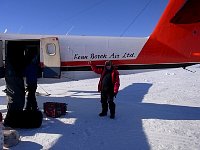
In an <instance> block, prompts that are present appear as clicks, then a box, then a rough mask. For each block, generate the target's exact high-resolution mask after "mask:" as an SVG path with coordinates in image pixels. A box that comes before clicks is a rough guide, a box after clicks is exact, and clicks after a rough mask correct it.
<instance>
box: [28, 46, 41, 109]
mask: <svg viewBox="0 0 200 150" xmlns="http://www.w3.org/2000/svg"><path fill="white" fill-rule="evenodd" d="M36 50H37V49H34V48H32V49H31V48H29V49H28V50H27V51H26V55H25V58H26V59H25V60H26V64H27V65H26V67H25V77H26V91H27V101H26V107H25V110H37V109H38V105H37V101H36V97H35V93H36V89H37V71H38V57H37V51H36Z"/></svg>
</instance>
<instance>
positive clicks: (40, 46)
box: [0, 0, 200, 80]
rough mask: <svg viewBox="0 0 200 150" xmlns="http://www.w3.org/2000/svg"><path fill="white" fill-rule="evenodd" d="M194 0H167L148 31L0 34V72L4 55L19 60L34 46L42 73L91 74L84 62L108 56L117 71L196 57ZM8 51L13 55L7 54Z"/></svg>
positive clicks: (199, 12)
mask: <svg viewBox="0 0 200 150" xmlns="http://www.w3.org/2000/svg"><path fill="white" fill-rule="evenodd" d="M199 8H200V1H198V0H169V3H168V5H167V7H166V9H165V11H164V12H163V14H162V16H161V18H160V20H159V22H158V24H157V26H156V27H155V29H154V31H153V33H152V34H151V35H150V36H149V37H144V38H137V37H106V36H72V35H67V36H66V35H25V34H7V33H5V34H3V33H2V34H0V76H1V77H4V73H3V72H4V71H3V70H4V67H6V60H7V59H13V61H14V62H16V63H17V64H19V65H18V66H20V65H21V64H23V61H22V60H23V59H24V51H25V49H29V48H34V49H37V53H38V57H39V58H40V60H39V62H38V64H39V66H40V68H41V69H40V73H41V76H42V77H44V78H60V77H66V78H67V77H69V78H72V79H74V80H75V79H82V78H90V77H95V73H92V70H91V67H90V65H89V63H88V62H90V61H92V62H93V64H95V65H97V66H99V67H102V66H103V65H104V62H105V61H106V60H112V62H113V64H114V65H115V66H116V67H117V68H118V70H119V72H120V74H123V73H124V74H125V73H126V72H143V71H149V70H155V69H165V68H177V67H183V68H185V67H187V66H191V65H195V64H199V63H200V43H199V42H200V9H199ZM13 56H14V57H13Z"/></svg>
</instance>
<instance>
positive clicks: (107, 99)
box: [101, 92, 115, 115]
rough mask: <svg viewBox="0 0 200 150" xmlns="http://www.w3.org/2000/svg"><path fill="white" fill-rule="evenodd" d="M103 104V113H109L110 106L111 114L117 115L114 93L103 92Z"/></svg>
mask: <svg viewBox="0 0 200 150" xmlns="http://www.w3.org/2000/svg"><path fill="white" fill-rule="evenodd" d="M101 104H102V113H107V112H108V107H109V109H110V114H111V115H115V103H114V96H113V94H112V93H105V92H101Z"/></svg>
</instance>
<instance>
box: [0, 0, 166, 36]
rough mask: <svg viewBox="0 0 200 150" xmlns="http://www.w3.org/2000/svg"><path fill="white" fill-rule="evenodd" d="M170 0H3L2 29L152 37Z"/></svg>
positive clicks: (1, 11)
mask: <svg viewBox="0 0 200 150" xmlns="http://www.w3.org/2000/svg"><path fill="white" fill-rule="evenodd" d="M167 3H168V0H57V1H56V0H32V1H29V0H1V1H0V19H1V23H0V32H4V31H5V30H6V29H7V33H22V34H24V33H25V34H69V35H95V36H139V37H142V36H149V35H150V34H151V32H152V31H153V29H154V28H155V26H156V24H157V22H158V20H159V18H160V16H161V15H162V13H163V11H164V9H165V7H166V5H167Z"/></svg>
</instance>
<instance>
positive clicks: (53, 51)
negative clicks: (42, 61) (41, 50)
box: [47, 43, 56, 56]
mask: <svg viewBox="0 0 200 150" xmlns="http://www.w3.org/2000/svg"><path fill="white" fill-rule="evenodd" d="M47 54H49V55H50V56H54V55H56V45H55V44H53V43H49V44H47Z"/></svg>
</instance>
